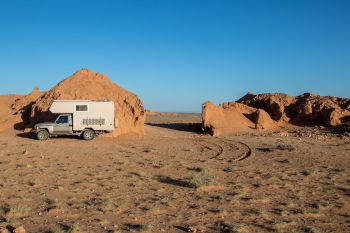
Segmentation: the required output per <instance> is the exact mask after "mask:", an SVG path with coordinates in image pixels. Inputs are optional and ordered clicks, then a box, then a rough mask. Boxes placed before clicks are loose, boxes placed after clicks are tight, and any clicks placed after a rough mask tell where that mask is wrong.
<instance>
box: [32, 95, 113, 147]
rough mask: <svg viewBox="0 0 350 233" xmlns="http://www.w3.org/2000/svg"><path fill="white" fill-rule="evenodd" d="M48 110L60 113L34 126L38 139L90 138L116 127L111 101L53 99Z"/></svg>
mask: <svg viewBox="0 0 350 233" xmlns="http://www.w3.org/2000/svg"><path fill="white" fill-rule="evenodd" d="M49 110H50V112H52V113H54V114H60V115H59V116H58V117H57V119H56V120H55V121H54V122H49V123H40V124H36V125H35V126H34V132H35V133H36V134H37V138H38V139H39V140H45V139H47V138H48V137H50V136H58V135H80V136H83V138H84V139H89V140H90V139H92V138H94V137H95V135H96V134H100V133H103V132H112V131H113V130H114V128H116V127H117V121H116V120H115V114H114V113H115V109H114V102H113V101H105V100H103V101H92V100H55V101H54V102H53V103H52V105H51V106H50V108H49Z"/></svg>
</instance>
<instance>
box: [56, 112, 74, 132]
mask: <svg viewBox="0 0 350 233" xmlns="http://www.w3.org/2000/svg"><path fill="white" fill-rule="evenodd" d="M52 133H53V134H65V133H67V134H69V135H70V134H72V133H73V121H72V115H71V114H61V115H59V116H58V117H57V119H56V120H55V122H54V123H53V130H52Z"/></svg>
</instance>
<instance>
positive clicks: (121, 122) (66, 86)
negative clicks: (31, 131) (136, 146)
mask: <svg viewBox="0 0 350 233" xmlns="http://www.w3.org/2000/svg"><path fill="white" fill-rule="evenodd" d="M56 99H61V100H63V99H66V100H74V99H76V100H112V101H114V104H115V114H116V118H117V120H118V128H116V129H115V130H114V132H113V136H117V135H121V134H126V133H137V134H144V121H145V113H144V108H143V104H142V102H141V100H140V99H139V98H138V97H137V96H136V95H134V94H133V93H131V92H129V91H127V90H125V89H123V88H122V87H120V86H118V85H116V84H115V83H113V82H112V81H111V80H110V79H109V78H108V77H107V76H105V75H102V74H99V73H95V72H93V71H90V70H87V69H82V70H79V71H77V72H76V73H74V74H73V75H72V76H70V77H68V78H66V79H64V80H63V81H61V82H60V83H58V84H57V85H56V86H54V87H53V88H51V89H50V90H49V91H48V92H46V93H45V94H44V95H43V96H42V97H41V98H39V99H38V100H37V101H36V102H35V103H34V104H33V106H32V109H31V113H30V118H31V124H32V125H33V124H34V123H36V122H41V121H45V120H49V119H50V118H51V117H52V116H51V114H50V113H49V112H48V110H49V108H50V106H51V104H52V102H53V101H54V100H56Z"/></svg>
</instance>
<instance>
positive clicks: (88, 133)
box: [83, 129, 95, 140]
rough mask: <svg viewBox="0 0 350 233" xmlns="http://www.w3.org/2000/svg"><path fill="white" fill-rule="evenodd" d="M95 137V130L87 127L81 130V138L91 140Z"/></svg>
mask: <svg viewBox="0 0 350 233" xmlns="http://www.w3.org/2000/svg"><path fill="white" fill-rule="evenodd" d="M94 138H95V132H94V131H93V130H91V129H87V130H85V131H84V132H83V139H84V140H92V139H94Z"/></svg>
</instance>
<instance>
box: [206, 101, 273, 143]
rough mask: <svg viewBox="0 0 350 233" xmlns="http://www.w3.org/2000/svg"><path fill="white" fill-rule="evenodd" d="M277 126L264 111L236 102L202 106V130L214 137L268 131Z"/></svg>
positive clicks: (209, 103) (208, 103) (207, 103)
mask: <svg viewBox="0 0 350 233" xmlns="http://www.w3.org/2000/svg"><path fill="white" fill-rule="evenodd" d="M275 124H276V122H274V121H273V120H272V119H271V118H270V116H269V114H267V113H266V112H265V111H264V110H260V109H256V108H253V107H249V106H247V105H244V104H240V103H236V102H228V103H223V104H221V105H220V106H215V105H214V104H213V103H211V102H205V103H204V104H203V106H202V128H203V130H204V131H205V132H208V133H210V134H211V135H213V136H219V135H224V134H230V133H241V132H250V131H252V130H254V129H268V128H272V127H274V125H275Z"/></svg>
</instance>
